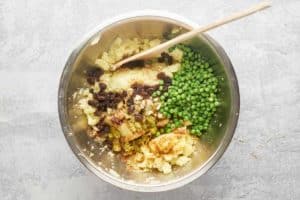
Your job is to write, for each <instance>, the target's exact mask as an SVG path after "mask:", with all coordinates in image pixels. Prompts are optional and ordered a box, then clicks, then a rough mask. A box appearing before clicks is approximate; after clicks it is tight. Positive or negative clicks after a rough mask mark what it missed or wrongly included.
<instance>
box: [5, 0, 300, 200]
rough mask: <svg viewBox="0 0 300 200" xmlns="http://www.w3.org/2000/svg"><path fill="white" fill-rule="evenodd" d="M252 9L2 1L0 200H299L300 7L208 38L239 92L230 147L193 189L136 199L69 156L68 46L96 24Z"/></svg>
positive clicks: (110, 0)
mask: <svg viewBox="0 0 300 200" xmlns="http://www.w3.org/2000/svg"><path fill="white" fill-rule="evenodd" d="M255 2H258V1H257V0H254V1H252V0H244V1H240V0H219V1H218V0H212V1H200V0H181V1H174V0H151V1H143V0H127V1H125V0H124V1H121V0H100V1H79V0H66V1H60V0H51V1H50V0H48V1H38V0H36V1H35V0H22V1H20V0H18V1H17V0H0V46H1V48H0V159H1V160H0V199H1V200H11V199H20V200H21V199H22V200H23V199H24V200H28V199H37V200H41V199H63V200H68V199H70V200H74V199H84V200H92V199H93V200H94V199H111V200H119V199H145V200H148V199H174V200H180V199H186V200H188V199H203V200H213V199H226V200H232V199H251V200H253V199H264V200H268V199H270V200H271V199H272V200H274V199H295V200H297V199H300V188H299V186H300V172H299V171H300V135H299V134H300V66H299V59H300V12H299V10H300V1H299V0H285V1H284V0H274V1H273V8H271V9H270V10H268V11H266V12H263V13H260V14H257V15H255V16H253V17H251V18H248V19H245V20H243V21H239V22H236V23H234V24H231V25H228V26H226V27H223V28H220V29H218V30H215V31H212V32H210V34H211V35H212V36H213V37H214V38H215V39H216V40H217V41H219V42H220V43H221V44H222V45H223V47H224V48H225V50H226V51H227V53H228V54H229V56H230V58H231V59H232V62H233V64H234V66H235V69H236V73H237V76H238V79H239V83H240V90H241V114H240V120H239V125H238V128H237V130H236V134H235V136H234V139H233V141H232V143H231V145H230V147H229V149H228V150H227V152H226V153H225V154H224V156H223V158H222V159H221V160H220V162H218V163H217V165H216V166H215V167H214V168H213V169H211V170H210V171H209V172H208V173H207V174H206V175H204V176H202V177H201V178H199V179H198V180H196V181H194V182H193V183H191V184H189V185H187V186H185V187H183V188H180V189H177V190H174V191H169V192H164V193H157V194H142V193H134V192H129V191H123V190H121V189H118V188H115V187H113V186H111V185H109V184H106V183H104V182H103V181H101V180H99V179H98V178H97V177H95V176H94V175H92V174H91V173H90V172H89V171H88V170H87V169H85V168H84V167H83V166H82V165H81V164H80V163H79V161H78V160H77V159H76V158H75V156H73V155H72V153H71V151H70V149H69V147H68V146H67V143H66V142H65V140H64V137H63V135H62V133H61V129H60V126H59V122H58V115H57V105H56V104H57V103H56V99H57V96H56V94H57V86H58V80H59V76H60V73H61V71H62V69H63V66H64V63H65V61H66V59H67V56H68V55H69V53H70V51H71V49H72V48H73V47H74V45H75V43H76V42H77V41H78V40H80V38H81V37H82V35H83V34H85V33H86V32H88V31H89V30H90V29H91V28H93V27H94V26H95V25H97V24H98V23H100V22H101V21H102V20H104V19H107V18H110V17H112V16H115V15H117V14H120V13H124V12H128V11H132V10H139V9H146V8H147V9H163V10H169V11H172V12H175V13H178V14H181V15H183V16H186V17H188V18H190V19H192V20H195V21H197V22H199V24H204V23H206V22H209V21H211V20H213V19H216V18H218V17H221V16H224V15H225V14H226V13H228V12H230V11H234V10H237V9H240V8H244V7H246V6H248V5H250V4H251V3H255Z"/></svg>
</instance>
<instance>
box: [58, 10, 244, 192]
mask: <svg viewBox="0 0 300 200" xmlns="http://www.w3.org/2000/svg"><path fill="white" fill-rule="evenodd" d="M195 26H197V25H196V24H195V23H192V22H190V21H188V20H186V19H184V18H182V17H180V16H177V15H174V14H170V13H163V12H157V11H143V12H135V13H131V14H128V15H123V16H120V17H117V18H114V19H112V20H109V21H108V22H106V23H103V24H101V25H99V26H98V27H97V28H96V29H95V31H93V32H92V33H91V34H88V35H87V36H86V37H84V38H83V40H82V42H81V43H80V44H79V45H78V46H77V47H76V48H75V49H74V50H73V52H72V54H71V55H70V57H69V58H68V61H67V63H66V65H65V68H64V70H63V73H62V76H61V80H60V85H59V94H58V109H59V117H60V122H61V126H62V130H63V132H64V135H65V137H66V140H67V141H68V143H69V145H70V147H71V149H72V151H73V152H74V154H75V155H76V156H77V158H78V159H79V160H80V161H81V162H82V163H83V164H84V165H85V166H86V167H87V168H88V169H89V170H90V171H92V172H93V173H94V174H96V175H97V176H98V177H100V178H101V179H103V180H105V181H106V182H109V183H111V184H113V185H115V186H118V187H121V188H124V189H128V190H134V191H144V192H156V191H165V190H170V189H174V188H178V187H180V186H183V185H185V184H187V183H189V182H191V181H193V180H194V179H196V178H198V177H199V176H201V175H202V174H204V173H205V172H206V171H207V170H208V169H210V168H211V167H212V166H213V165H214V164H215V163H216V162H217V161H218V159H219V158H220V157H221V156H222V155H223V153H224V151H225V150H226V148H227V146H228V144H229V143H230V141H231V138H232V136H233V134H234V131H235V127H236V125H237V120H238V114H239V89H238V83H237V78H236V76H235V73H234V70H233V67H232V65H231V62H230V60H229V58H228V56H227V55H226V53H225V52H224V50H223V49H222V48H221V46H220V45H219V44H218V43H217V42H216V41H214V40H213V39H212V38H211V37H209V36H208V35H206V34H202V35H199V37H197V38H195V39H193V40H191V41H188V43H189V44H191V45H192V46H194V47H196V48H198V49H199V50H200V51H201V53H202V54H203V55H204V56H206V57H207V58H208V59H209V62H210V63H212V64H213V66H214V69H215V73H217V75H218V77H219V78H220V82H221V84H220V85H221V89H222V92H221V94H220V98H221V99H222V104H221V106H220V108H219V109H218V111H217V115H216V117H215V119H214V120H213V123H212V125H211V127H210V128H209V132H210V133H211V135H215V136H216V138H217V139H216V140H214V142H212V143H208V142H207V141H206V139H205V138H203V140H202V141H203V143H207V144H206V145H205V146H206V150H205V151H203V150H201V151H198V152H197V153H196V154H195V156H193V159H192V161H191V162H190V163H189V164H188V165H187V166H184V167H181V168H177V169H175V171H174V172H173V173H171V174H169V175H163V174H161V173H156V172H152V173H142V172H134V171H128V170H126V168H125V167H124V164H123V163H122V162H121V161H120V160H119V159H118V158H116V157H114V156H111V154H110V153H107V150H106V149H103V148H101V147H100V146H99V144H97V143H95V142H93V141H92V140H91V139H89V138H88V137H87V135H86V134H85V128H84V126H85V125H86V122H85V119H84V117H83V114H82V113H81V112H80V111H78V110H76V109H73V108H74V104H75V102H74V100H73V99H74V98H73V96H72V95H73V94H74V92H76V91H77V90H78V88H82V87H85V86H87V85H86V83H85V76H84V70H85V68H86V66H88V65H90V64H93V63H94V61H95V59H96V58H97V57H98V56H99V55H100V54H101V53H102V52H103V51H105V50H107V48H108V47H109V45H110V44H111V42H112V41H113V40H114V39H115V38H116V37H117V36H121V37H136V36H139V37H150V38H153V37H161V36H162V34H163V33H164V32H166V31H167V30H170V29H171V28H172V27H182V28H183V29H184V30H190V29H192V28H193V27H195ZM191 81H192V80H191ZM100 149H101V150H100Z"/></svg>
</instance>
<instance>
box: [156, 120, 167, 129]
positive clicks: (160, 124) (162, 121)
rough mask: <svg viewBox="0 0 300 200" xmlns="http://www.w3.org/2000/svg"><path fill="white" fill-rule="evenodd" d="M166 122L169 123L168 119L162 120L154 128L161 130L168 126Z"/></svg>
mask: <svg viewBox="0 0 300 200" xmlns="http://www.w3.org/2000/svg"><path fill="white" fill-rule="evenodd" d="M168 122H169V120H168V119H163V120H161V121H159V122H157V124H156V126H157V127H159V128H162V127H164V126H166V125H167V124H168Z"/></svg>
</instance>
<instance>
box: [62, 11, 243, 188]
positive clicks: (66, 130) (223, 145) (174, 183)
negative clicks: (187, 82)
mask: <svg viewBox="0 0 300 200" xmlns="http://www.w3.org/2000/svg"><path fill="white" fill-rule="evenodd" d="M140 17H154V18H162V19H163V18H164V19H165V20H166V21H167V20H170V21H175V22H179V23H182V24H183V25H185V26H186V27H187V28H195V27H197V26H198V25H197V23H195V22H193V21H191V20H189V19H187V18H185V17H183V16H180V15H178V14H175V13H171V12H168V11H159V10H139V11H133V12H129V13H125V14H121V15H118V16H116V17H113V18H111V19H108V20H106V21H104V22H102V23H100V24H99V25H97V26H96V27H95V28H94V29H93V30H92V31H90V32H89V33H88V34H86V35H85V36H84V37H83V39H81V40H80V42H78V43H77V45H76V46H75V48H73V50H72V52H71V54H70V56H69V57H68V59H67V62H66V64H65V66H64V68H63V71H62V74H61V77H60V81H59V88H58V113H59V121H60V125H61V128H62V132H63V134H64V136H65V139H66V140H67V143H68V145H69V147H70V148H71V150H72V152H73V153H74V154H75V156H76V157H77V158H78V159H79V161H80V162H81V163H82V164H83V165H84V166H85V167H86V168H87V169H89V170H90V171H91V172H92V173H93V174H95V175H96V176H98V177H99V178H100V179H102V180H104V181H105V182H108V183H110V184H112V185H114V186H117V187H119V188H122V189H126V190H132V191H138V192H161V191H167V190H172V189H176V188H179V187H182V186H184V185H186V184H188V183H190V182H192V181H194V180H195V179H197V178H198V177H200V176H201V175H203V174H205V173H206V172H207V171H208V170H209V169H210V168H211V167H213V166H214V165H215V164H216V163H217V162H218V160H219V159H220V158H221V157H222V155H223V154H224V153H225V151H226V149H227V148H228V146H229V144H230V142H231V140H232V137H233V135H234V132H235V129H236V127H237V123H238V118H239V112H240V93H239V86H238V80H237V77H236V73H235V71H234V68H233V65H232V63H231V61H230V59H229V57H228V55H227V54H226V52H225V51H224V49H223V48H222V47H221V46H220V45H219V44H218V43H217V42H216V41H215V40H214V39H213V38H211V37H210V36H208V35H207V34H203V35H204V38H205V39H209V42H210V43H212V44H213V46H212V49H213V50H214V51H217V52H215V53H216V54H217V55H220V54H223V57H225V58H226V62H227V65H225V64H224V63H223V64H224V66H227V71H228V72H229V73H230V76H231V79H230V80H229V82H230V83H232V84H233V88H232V90H234V92H235V101H236V102H235V103H236V106H235V110H234V112H235V115H234V118H233V125H232V127H231V130H230V131H228V133H230V134H227V135H224V137H223V139H222V141H221V142H220V144H219V145H218V147H217V149H216V150H215V152H214V153H213V154H212V155H211V156H210V158H209V159H208V160H206V161H205V162H204V163H203V164H202V165H201V166H200V167H199V168H198V169H196V170H194V171H192V172H191V173H188V174H186V175H184V176H183V177H180V178H177V179H175V180H171V181H168V182H166V183H159V184H155V185H154V184H153V185H147V184H138V183H134V182H128V181H123V180H122V179H119V178H117V177H115V176H112V175H110V174H108V173H106V172H104V171H103V170H99V168H98V167H97V166H96V165H95V164H94V163H93V162H90V161H89V160H87V159H86V158H85V157H84V156H83V155H82V153H81V151H80V149H79V148H78V147H77V146H76V145H75V142H74V141H73V142H72V141H71V140H72V139H70V138H71V137H70V136H72V133H71V132H70V130H71V128H70V127H69V124H68V123H67V120H66V115H67V111H66V106H64V105H65V103H66V102H65V101H66V98H67V97H66V96H65V92H64V88H65V86H66V84H67V82H66V81H65V80H66V76H67V75H69V76H70V73H69V74H68V70H67V69H69V67H70V66H71V65H72V64H73V61H75V60H76V57H77V56H78V55H79V53H80V51H81V49H82V48H83V47H84V46H85V45H86V43H87V42H88V41H89V40H90V39H91V38H92V37H93V36H94V35H95V34H98V33H99V31H101V30H102V29H104V28H106V27H108V26H110V25H112V24H115V23H118V22H121V21H125V20H129V19H135V18H140ZM216 47H217V48H218V50H217V48H216ZM223 62H224V61H223ZM231 109H232V108H231Z"/></svg>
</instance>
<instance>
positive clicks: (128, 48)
mask: <svg viewBox="0 0 300 200" xmlns="http://www.w3.org/2000/svg"><path fill="white" fill-rule="evenodd" d="M160 43H161V41H160V40H159V39H154V40H149V39H141V38H133V39H121V38H120V37H118V38H116V39H115V40H114V42H113V43H112V45H111V46H110V48H109V50H108V51H107V52H104V53H103V54H102V56H101V58H100V59H97V60H96V62H95V63H96V65H98V66H100V67H101V68H102V69H104V70H105V71H109V70H114V69H112V65H113V64H114V63H116V62H118V61H120V60H122V59H123V58H125V57H128V56H131V55H134V54H137V53H139V52H141V51H144V50H146V49H149V48H151V47H154V46H156V45H158V44H160Z"/></svg>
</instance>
